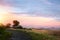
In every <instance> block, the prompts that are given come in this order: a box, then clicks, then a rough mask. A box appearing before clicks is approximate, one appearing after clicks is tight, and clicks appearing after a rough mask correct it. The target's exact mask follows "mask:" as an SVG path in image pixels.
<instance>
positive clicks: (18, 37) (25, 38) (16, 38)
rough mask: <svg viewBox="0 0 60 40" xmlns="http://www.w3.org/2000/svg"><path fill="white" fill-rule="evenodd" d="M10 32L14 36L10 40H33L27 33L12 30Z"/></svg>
mask: <svg viewBox="0 0 60 40" xmlns="http://www.w3.org/2000/svg"><path fill="white" fill-rule="evenodd" d="M8 31H9V32H11V33H12V36H11V38H10V39H9V40H32V39H31V36H30V35H28V34H27V33H26V32H23V31H19V30H11V29H10V30H8Z"/></svg>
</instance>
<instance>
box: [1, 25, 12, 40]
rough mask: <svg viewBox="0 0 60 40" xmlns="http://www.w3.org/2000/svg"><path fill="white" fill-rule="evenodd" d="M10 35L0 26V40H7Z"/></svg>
mask: <svg viewBox="0 0 60 40" xmlns="http://www.w3.org/2000/svg"><path fill="white" fill-rule="evenodd" d="M10 35H11V33H9V32H7V31H6V28H4V27H1V26H0V40H8V39H9V37H10Z"/></svg>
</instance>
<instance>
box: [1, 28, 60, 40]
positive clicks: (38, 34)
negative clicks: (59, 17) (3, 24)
mask: <svg viewBox="0 0 60 40" xmlns="http://www.w3.org/2000/svg"><path fill="white" fill-rule="evenodd" d="M7 30H11V31H8V32H7ZM7 30H6V29H5V28H2V29H1V28H0V40H7V39H8V38H9V36H12V35H11V33H13V34H15V33H16V36H17V35H21V34H22V37H24V38H27V37H25V36H26V35H27V36H28V37H30V38H31V40H60V30H37V29H32V30H29V29H7ZM1 35H2V36H1ZM23 35H25V36H23ZM14 36H15V35H14ZM19 37H21V36H19Z"/></svg>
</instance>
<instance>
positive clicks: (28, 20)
mask: <svg viewBox="0 0 60 40" xmlns="http://www.w3.org/2000/svg"><path fill="white" fill-rule="evenodd" d="M16 19H17V20H18V21H20V22H21V25H23V26H31V27H39V26H60V22H57V21H55V20H54V19H53V18H46V17H36V16H35V17H31V16H28V15H25V16H23V15H20V14H19V15H16V14H12V13H8V14H5V15H4V23H9V22H10V23H12V21H13V20H16Z"/></svg>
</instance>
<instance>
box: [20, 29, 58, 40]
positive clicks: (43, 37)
mask: <svg viewBox="0 0 60 40" xmlns="http://www.w3.org/2000/svg"><path fill="white" fill-rule="evenodd" d="M20 31H23V32H26V33H27V34H28V35H29V36H31V38H32V40H58V39H57V38H56V36H54V35H49V34H47V33H40V32H39V33H37V32H34V31H32V30H23V29H22V30H20Z"/></svg>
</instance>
